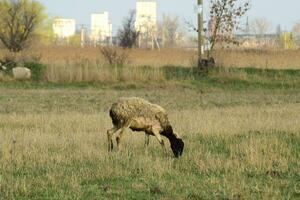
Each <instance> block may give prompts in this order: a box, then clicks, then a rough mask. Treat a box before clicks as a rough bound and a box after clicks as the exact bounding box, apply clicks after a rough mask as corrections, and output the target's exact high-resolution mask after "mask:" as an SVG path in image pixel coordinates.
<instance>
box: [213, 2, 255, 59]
mask: <svg viewBox="0 0 300 200" xmlns="http://www.w3.org/2000/svg"><path fill="white" fill-rule="evenodd" d="M249 9H250V3H249V1H248V0H245V1H243V0H211V7H210V23H209V27H208V34H207V35H208V40H209V42H210V48H209V51H208V57H209V54H210V51H212V50H213V49H214V47H215V45H216V43H217V42H225V43H234V44H237V41H236V40H235V39H234V31H236V30H238V29H239V28H240V27H239V22H240V19H241V18H242V17H243V16H244V15H245V14H246V13H247V11H248V10H249Z"/></svg>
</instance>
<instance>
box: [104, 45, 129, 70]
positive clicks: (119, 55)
mask: <svg viewBox="0 0 300 200" xmlns="http://www.w3.org/2000/svg"><path fill="white" fill-rule="evenodd" d="M99 49H100V52H101V54H102V56H103V57H104V59H105V60H106V62H107V63H108V64H109V65H111V66H119V67H122V66H123V65H124V64H125V63H126V62H127V61H128V55H127V54H126V52H125V51H124V50H120V49H117V48H114V47H109V46H104V47H99Z"/></svg>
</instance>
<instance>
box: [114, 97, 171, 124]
mask: <svg viewBox="0 0 300 200" xmlns="http://www.w3.org/2000/svg"><path fill="white" fill-rule="evenodd" d="M110 116H111V118H112V121H113V124H114V125H115V126H119V127H121V126H125V125H127V123H129V122H130V120H131V119H134V118H140V117H143V118H145V119H148V120H153V121H158V122H159V123H160V124H161V125H163V126H164V125H167V124H169V121H168V117H167V113H166V111H165V109H163V108H162V107H160V106H158V105H156V104H152V103H150V102H148V101H146V100H144V99H141V98H137V97H131V98H120V99H119V100H118V101H117V102H116V103H114V104H113V105H112V107H111V109H110Z"/></svg>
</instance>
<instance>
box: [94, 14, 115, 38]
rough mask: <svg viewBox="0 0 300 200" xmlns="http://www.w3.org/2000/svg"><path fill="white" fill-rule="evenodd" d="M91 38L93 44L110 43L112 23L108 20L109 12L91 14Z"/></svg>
mask: <svg viewBox="0 0 300 200" xmlns="http://www.w3.org/2000/svg"><path fill="white" fill-rule="evenodd" d="M91 22H92V24H91V40H92V41H93V42H94V44H97V43H111V39H112V24H111V22H110V20H109V13H108V12H106V11H105V12H102V13H93V14H92V15H91Z"/></svg>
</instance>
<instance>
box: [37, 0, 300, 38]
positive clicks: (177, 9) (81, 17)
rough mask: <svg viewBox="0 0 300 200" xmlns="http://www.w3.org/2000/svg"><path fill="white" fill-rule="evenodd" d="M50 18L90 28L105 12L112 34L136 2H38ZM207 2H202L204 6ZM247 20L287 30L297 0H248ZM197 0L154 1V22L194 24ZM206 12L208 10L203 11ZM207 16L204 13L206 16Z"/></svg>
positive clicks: (297, 10) (298, 15) (297, 12)
mask: <svg viewBox="0 0 300 200" xmlns="http://www.w3.org/2000/svg"><path fill="white" fill-rule="evenodd" d="M38 1H39V2H41V3H42V4H43V5H44V6H45V7H46V12H47V13H48V14H49V15H50V16H52V17H55V16H59V17H62V18H74V19H76V23H77V26H79V25H80V24H85V25H87V26H89V25H90V14H91V13H93V12H102V11H108V12H109V13H110V19H111V21H112V24H113V32H114V33H115V32H116V30H117V29H118V28H119V27H120V25H121V23H122V19H123V18H124V17H125V16H127V15H128V12H129V11H130V10H132V9H135V3H136V0H38ZM208 2H209V0H204V4H205V5H206V6H205V7H206V8H207V7H208ZM251 2H252V3H251V5H252V7H251V10H250V11H249V13H248V17H249V21H251V20H253V19H255V18H257V17H265V18H267V19H268V20H269V21H270V22H271V24H272V26H273V27H274V30H275V27H276V26H277V25H278V24H280V25H281V27H282V29H284V30H291V29H292V26H293V24H294V23H295V22H297V21H300V0H284V1H283V0H251ZM196 4H197V0H157V7H158V19H160V18H161V16H162V14H163V13H165V14H172V15H178V16H179V17H180V19H181V21H182V22H184V21H185V20H188V21H194V22H196V13H195V12H194V7H195V6H196ZM205 10H206V12H208V9H205ZM207 16H208V14H207Z"/></svg>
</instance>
